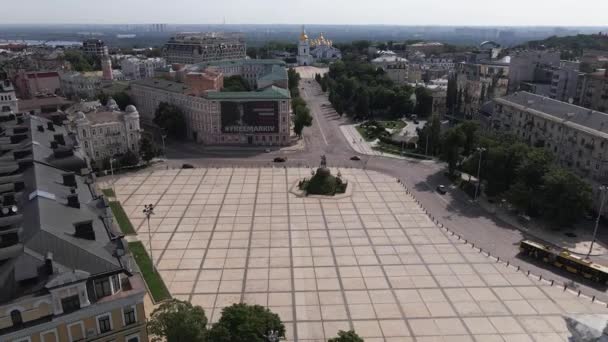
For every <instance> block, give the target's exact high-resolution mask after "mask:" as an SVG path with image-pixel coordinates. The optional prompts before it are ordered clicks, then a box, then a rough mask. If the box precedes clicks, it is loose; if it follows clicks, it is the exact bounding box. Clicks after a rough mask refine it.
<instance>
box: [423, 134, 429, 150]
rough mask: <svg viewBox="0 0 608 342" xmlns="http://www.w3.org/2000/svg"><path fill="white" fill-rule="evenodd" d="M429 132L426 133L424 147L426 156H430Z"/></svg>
mask: <svg viewBox="0 0 608 342" xmlns="http://www.w3.org/2000/svg"><path fill="white" fill-rule="evenodd" d="M429 135H430V134H429V132H426V145H424V155H425V156H428V155H429Z"/></svg>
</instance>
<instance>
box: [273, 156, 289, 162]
mask: <svg viewBox="0 0 608 342" xmlns="http://www.w3.org/2000/svg"><path fill="white" fill-rule="evenodd" d="M286 160H287V158H283V157H276V158H274V159H273V161H274V162H275V163H284V162H285V161H286Z"/></svg>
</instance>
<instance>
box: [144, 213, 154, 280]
mask: <svg viewBox="0 0 608 342" xmlns="http://www.w3.org/2000/svg"><path fill="white" fill-rule="evenodd" d="M143 212H144V214H145V215H146V219H147V221H148V246H150V261H151V262H152V272H156V266H155V265H154V256H153V255H152V232H151V230H150V216H152V215H154V204H146V205H145V206H144V210H143Z"/></svg>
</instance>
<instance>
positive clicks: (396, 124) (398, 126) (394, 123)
mask: <svg viewBox="0 0 608 342" xmlns="http://www.w3.org/2000/svg"><path fill="white" fill-rule="evenodd" d="M378 123H379V124H380V125H382V127H384V128H390V129H394V130H396V131H400V130H402V129H403V127H405V126H407V123H405V122H404V121H403V120H390V121H378ZM395 133H396V132H395Z"/></svg>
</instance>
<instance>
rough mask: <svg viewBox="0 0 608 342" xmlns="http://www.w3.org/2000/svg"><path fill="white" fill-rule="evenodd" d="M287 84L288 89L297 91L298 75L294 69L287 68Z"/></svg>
mask: <svg viewBox="0 0 608 342" xmlns="http://www.w3.org/2000/svg"><path fill="white" fill-rule="evenodd" d="M287 84H288V86H289V89H290V90H291V89H294V88H295V89H298V85H299V84H300V74H298V72H297V71H296V69H294V68H289V69H288V70H287Z"/></svg>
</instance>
